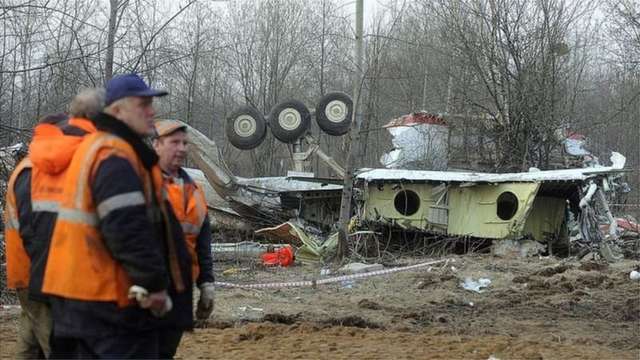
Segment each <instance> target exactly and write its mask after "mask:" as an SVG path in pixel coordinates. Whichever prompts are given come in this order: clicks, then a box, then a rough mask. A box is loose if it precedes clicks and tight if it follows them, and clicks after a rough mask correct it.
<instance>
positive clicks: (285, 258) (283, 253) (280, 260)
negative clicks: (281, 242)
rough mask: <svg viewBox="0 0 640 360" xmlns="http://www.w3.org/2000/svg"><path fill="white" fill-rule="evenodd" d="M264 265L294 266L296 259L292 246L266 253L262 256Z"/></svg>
mask: <svg viewBox="0 0 640 360" xmlns="http://www.w3.org/2000/svg"><path fill="white" fill-rule="evenodd" d="M261 257H262V264H264V265H266V266H277V265H280V266H290V265H292V264H293V261H294V259H295V257H294V256H293V249H291V246H285V247H283V248H280V249H278V250H276V251H275V252H266V253H264V254H262V256H261Z"/></svg>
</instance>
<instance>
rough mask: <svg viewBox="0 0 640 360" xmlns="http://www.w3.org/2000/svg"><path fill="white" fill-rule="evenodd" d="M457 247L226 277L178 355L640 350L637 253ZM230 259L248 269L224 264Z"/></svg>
mask: <svg viewBox="0 0 640 360" xmlns="http://www.w3.org/2000/svg"><path fill="white" fill-rule="evenodd" d="M448 258H452V259H455V262H452V263H449V264H447V265H446V266H444V267H443V266H441V265H434V266H433V267H432V268H431V269H427V268H424V269H421V270H416V271H410V272H402V273H396V274H391V275H387V276H381V277H371V278H368V279H365V280H357V281H355V282H353V283H344V284H343V283H339V284H333V285H325V286H320V287H318V288H317V289H313V288H289V289H270V290H242V289H218V293H217V304H216V310H215V313H214V316H213V318H212V319H211V320H210V321H208V322H207V323H206V324H203V325H202V326H201V327H200V328H198V329H196V330H195V331H194V332H193V333H189V334H187V335H186V336H185V337H184V339H183V342H182V344H181V346H180V348H179V350H178V357H180V358H225V359H282V358H294V359H310V358H311V359H315V358H331V359H351V358H384V359H387V358H393V359H396V358H397V359H423V358H441V359H484V360H486V359H489V358H490V357H493V358H497V359H571V358H575V359H639V358H640V282H638V281H635V282H632V281H631V280H630V279H629V272H630V271H631V270H633V269H634V268H636V267H637V266H638V262H637V261H630V260H625V261H622V262H620V263H616V264H612V265H608V266H607V265H605V264H600V263H594V262H583V263H580V262H576V261H566V260H564V261H563V260H558V259H553V258H531V259H517V260H513V259H501V258H497V257H492V256H490V255H465V256H453V257H448ZM428 260H432V259H415V258H412V259H400V260H397V261H396V262H395V263H394V264H387V265H389V266H390V265H408V264H413V263H419V262H423V261H428ZM219 267H220V268H219V271H218V280H220V281H228V282H236V283H237V282H244V283H255V282H272V281H292V280H303V279H304V280H310V279H314V278H318V277H320V275H319V274H320V268H319V267H314V266H301V265H299V266H294V267H292V268H270V269H264V268H260V267H254V266H247V264H236V265H231V264H224V265H219ZM229 268H236V269H237V268H239V269H240V270H239V271H236V272H234V273H233V274H230V275H228V276H225V275H222V274H221V272H222V271H223V270H228V269H229ZM231 272H233V271H231ZM227 273H228V272H227ZM329 276H332V275H329ZM467 277H471V278H474V279H477V278H479V277H484V278H489V279H491V281H492V282H491V285H490V286H489V288H488V289H487V290H486V291H485V292H483V293H480V294H478V293H474V292H471V291H468V290H464V289H462V288H461V286H460V283H461V282H462V281H464V279H465V278H467ZM16 314H17V313H16V311H15V310H4V311H0V352H1V355H2V358H11V357H12V353H13V352H12V351H13V349H14V347H15V337H16V320H17V315H16Z"/></svg>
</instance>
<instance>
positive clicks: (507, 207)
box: [496, 191, 518, 220]
mask: <svg viewBox="0 0 640 360" xmlns="http://www.w3.org/2000/svg"><path fill="white" fill-rule="evenodd" d="M496 212H497V214H498V217H499V218H500V219H502V220H511V219H513V217H514V216H515V215H516V212H518V198H517V197H516V196H515V195H514V194H513V193H512V192H510V191H505V192H503V193H502V194H500V196H498V201H497V206H496Z"/></svg>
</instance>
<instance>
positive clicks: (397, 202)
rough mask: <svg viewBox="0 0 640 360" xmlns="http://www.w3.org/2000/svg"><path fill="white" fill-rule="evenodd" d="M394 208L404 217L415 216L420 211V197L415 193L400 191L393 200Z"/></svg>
mask: <svg viewBox="0 0 640 360" xmlns="http://www.w3.org/2000/svg"><path fill="white" fill-rule="evenodd" d="M393 206H394V207H395V208H396V211H398V212H399V213H400V214H402V215H404V216H409V215H413V214H415V213H416V212H418V210H419V209H420V196H418V194H416V192H415V191H411V190H402V191H398V193H397V194H396V196H395V198H394V199H393Z"/></svg>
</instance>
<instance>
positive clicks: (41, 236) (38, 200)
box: [5, 89, 103, 359]
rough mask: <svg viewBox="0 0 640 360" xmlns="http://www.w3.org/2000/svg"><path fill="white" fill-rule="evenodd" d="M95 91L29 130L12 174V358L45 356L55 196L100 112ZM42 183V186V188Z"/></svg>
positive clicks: (9, 212)
mask: <svg viewBox="0 0 640 360" xmlns="http://www.w3.org/2000/svg"><path fill="white" fill-rule="evenodd" d="M102 101H103V99H102V96H101V94H100V92H99V91H97V89H84V90H82V91H81V92H80V93H79V94H78V95H76V97H75V98H74V99H73V100H72V102H71V104H70V109H69V110H70V113H71V119H69V117H68V116H67V115H66V114H55V115H48V116H45V117H44V118H42V119H41V120H40V124H39V125H38V126H36V128H35V129H34V136H33V141H32V142H31V144H30V146H29V156H28V157H27V158H25V159H24V160H23V161H22V162H21V163H20V164H18V166H17V167H16V169H15V170H14V172H13V174H12V176H11V180H10V186H9V188H8V191H7V202H6V211H5V215H6V216H5V221H6V223H7V227H6V228H5V230H6V246H7V252H6V255H7V268H8V269H7V270H8V272H7V279H8V283H9V287H10V288H16V289H17V294H18V299H19V301H20V305H21V308H22V312H21V316H20V322H19V328H18V341H17V349H16V357H17V358H20V359H24V358H28V359H32V358H38V357H49V355H50V344H49V338H50V335H51V325H52V324H51V322H52V321H51V311H50V306H49V299H48V297H47V296H45V295H44V294H43V293H42V292H41V286H42V278H43V275H44V266H45V262H46V258H47V252H48V247H49V240H50V238H51V233H52V232H53V224H54V223H55V218H56V212H57V207H58V195H59V194H60V192H61V189H62V187H63V186H64V183H63V181H61V180H62V179H63V177H64V171H65V169H66V165H67V164H68V162H69V161H70V158H71V156H72V155H73V152H74V149H75V148H77V145H78V144H79V143H80V142H81V141H82V137H83V136H84V135H86V134H87V133H88V132H90V131H91V128H92V125H91V124H90V122H89V121H88V120H86V119H85V118H86V117H88V116H89V115H90V114H92V113H95V112H98V111H99V110H100V109H101V108H102ZM45 184H46V185H45Z"/></svg>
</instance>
